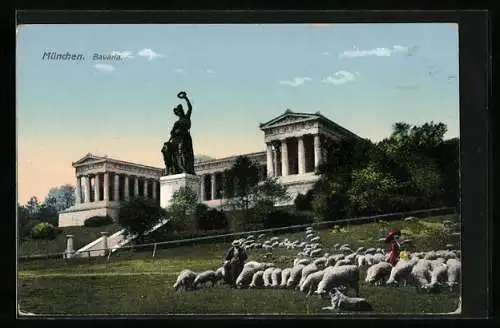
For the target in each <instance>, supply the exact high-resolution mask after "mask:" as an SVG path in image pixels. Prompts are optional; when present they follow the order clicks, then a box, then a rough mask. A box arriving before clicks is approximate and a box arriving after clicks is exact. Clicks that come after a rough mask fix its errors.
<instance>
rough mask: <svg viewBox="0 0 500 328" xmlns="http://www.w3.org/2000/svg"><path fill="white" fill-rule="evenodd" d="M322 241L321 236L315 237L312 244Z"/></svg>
mask: <svg viewBox="0 0 500 328" xmlns="http://www.w3.org/2000/svg"><path fill="white" fill-rule="evenodd" d="M320 240H321V238H320V237H319V236H316V237H314V238H311V242H312V243H317V242H319V241H320Z"/></svg>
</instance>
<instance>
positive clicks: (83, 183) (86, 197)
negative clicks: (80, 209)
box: [75, 172, 157, 204]
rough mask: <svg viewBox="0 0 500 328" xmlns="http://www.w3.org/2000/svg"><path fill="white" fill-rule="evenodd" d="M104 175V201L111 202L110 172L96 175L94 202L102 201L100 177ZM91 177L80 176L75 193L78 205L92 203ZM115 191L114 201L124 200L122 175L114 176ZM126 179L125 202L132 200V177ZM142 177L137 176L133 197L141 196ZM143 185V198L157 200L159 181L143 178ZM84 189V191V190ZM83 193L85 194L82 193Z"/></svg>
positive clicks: (124, 184)
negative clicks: (140, 184)
mask: <svg viewBox="0 0 500 328" xmlns="http://www.w3.org/2000/svg"><path fill="white" fill-rule="evenodd" d="M101 174H102V175H103V184H104V185H103V188H102V189H103V200H104V201H109V200H110V197H109V190H110V174H109V172H104V173H97V174H94V175H93V177H94V202H95V201H99V200H100V199H101V179H100V175H101ZM91 178H92V176H91V175H82V176H78V177H77V180H76V188H75V193H76V203H77V204H80V203H89V202H90V193H91V188H90V187H91ZM113 178H114V179H113V180H114V181H113V191H114V193H113V194H114V200H115V201H118V200H123V199H120V197H119V196H120V175H118V174H114V177H113ZM123 178H124V183H123V196H124V197H123V198H124V200H129V199H130V196H131V195H130V181H129V180H130V179H129V178H130V177H129V176H127V175H125V176H123ZM140 178H141V177H138V176H135V179H134V180H133V184H134V190H133V195H134V196H138V195H139V182H140V180H139V179H140ZM142 179H144V180H143V183H142V187H141V188H142V191H143V196H144V197H146V198H152V199H157V195H156V194H157V181H156V180H155V179H151V178H142ZM150 183H151V184H152V192H151V195H149V190H148V189H149V188H148V187H149V184H150ZM82 189H83V190H82ZM82 191H83V193H82Z"/></svg>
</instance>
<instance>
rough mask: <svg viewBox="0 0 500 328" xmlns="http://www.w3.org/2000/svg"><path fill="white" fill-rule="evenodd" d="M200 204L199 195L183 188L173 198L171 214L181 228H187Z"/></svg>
mask: <svg viewBox="0 0 500 328" xmlns="http://www.w3.org/2000/svg"><path fill="white" fill-rule="evenodd" d="M197 204H198V195H197V194H196V193H195V192H194V191H193V190H192V189H191V188H189V187H181V188H179V189H178V190H176V191H175V192H174V194H173V196H172V202H171V205H170V208H169V213H170V214H171V216H172V219H173V220H174V221H175V222H176V223H177V224H179V225H180V226H184V227H186V226H187V225H188V223H189V222H188V220H189V219H190V217H191V216H192V215H193V214H194V212H195V210H196V205H197Z"/></svg>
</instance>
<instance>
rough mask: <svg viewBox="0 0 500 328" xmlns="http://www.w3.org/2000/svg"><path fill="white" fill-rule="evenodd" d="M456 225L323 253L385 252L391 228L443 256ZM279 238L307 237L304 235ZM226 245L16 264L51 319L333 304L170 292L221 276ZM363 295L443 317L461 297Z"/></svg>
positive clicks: (353, 234)
mask: <svg viewBox="0 0 500 328" xmlns="http://www.w3.org/2000/svg"><path fill="white" fill-rule="evenodd" d="M445 219H447V220H452V221H454V222H458V216H457V215H448V216H440V217H432V218H425V219H419V220H417V221H413V222H404V221H395V222H390V223H389V224H387V223H384V222H381V223H369V224H363V225H352V226H342V227H341V229H340V231H335V232H333V231H332V230H331V229H330V230H321V231H319V234H320V236H321V238H322V242H323V244H324V246H325V247H324V248H325V249H330V248H331V247H332V246H333V245H334V244H335V243H349V244H350V245H351V247H352V248H357V247H358V246H361V245H363V246H367V247H370V246H373V247H386V245H383V244H382V243H380V242H378V241H377V239H378V238H379V237H380V235H381V234H382V233H384V232H386V231H387V230H388V229H389V228H390V227H395V228H399V229H401V230H403V231H404V232H406V233H407V234H409V235H411V236H413V238H414V239H415V241H414V243H413V244H412V245H411V246H409V250H410V251H411V250H419V251H425V250H431V249H443V248H445V245H446V244H449V243H451V244H454V245H455V247H456V248H458V249H459V248H460V246H459V240H458V238H459V237H457V236H455V235H452V234H451V233H450V231H446V230H444V228H443V225H442V224H441V221H442V220H445ZM278 236H280V237H288V238H291V239H292V238H293V239H298V238H302V237H303V236H304V233H303V232H300V233H294V234H281V235H278ZM227 247H228V244H227V243H223V242H215V243H205V244H198V245H189V246H179V247H175V248H168V249H158V250H157V252H156V256H155V258H154V259H153V258H152V253H151V251H148V252H139V251H135V252H129V251H122V252H118V253H116V254H114V255H113V256H112V257H111V259H110V261H109V262H107V261H106V259H105V258H92V259H72V260H71V261H70V262H66V261H64V260H39V261H38V260H37V261H29V262H20V263H19V267H18V269H19V296H20V303H21V307H22V309H23V310H25V311H31V312H35V313H39V314H48V315H57V314H60V315H81V314H174V313H198V314H205V313H210V314H224V313H238V314H325V311H322V310H321V307H323V306H328V305H329V304H328V303H329V300H320V299H319V298H317V297H306V296H305V295H304V294H302V293H300V292H298V291H294V290H280V289H278V290H276V289H257V290H248V289H244V290H234V289H230V288H227V287H226V286H216V287H214V288H206V289H202V290H198V291H195V292H188V293H176V292H174V291H173V290H172V285H173V283H174V282H175V279H176V277H177V275H178V274H179V272H180V271H181V270H182V269H185V268H189V269H191V270H194V271H202V270H209V269H216V268H217V267H219V266H220V265H221V264H222V257H223V255H224V253H225V251H226V249H227ZM248 253H249V254H248V255H249V259H248V260H256V261H264V260H265V261H272V262H274V263H276V264H277V265H279V266H280V267H287V266H291V264H292V261H293V258H294V256H295V254H296V253H297V250H294V251H292V250H286V249H275V250H274V251H273V254H272V256H271V258H268V259H264V253H265V252H264V251H262V250H249V252H248ZM364 275H365V273H364V272H362V275H361V280H362V281H361V282H360V296H361V297H365V298H367V299H368V300H369V301H370V303H371V304H372V305H373V308H374V312H378V313H392V314H397V313H401V314H403V313H415V314H423V313H446V312H451V311H453V310H454V309H455V308H456V306H457V304H458V296H459V295H458V293H456V292H449V291H447V290H446V291H445V290H443V291H442V292H440V293H437V294H427V293H417V292H416V291H415V289H414V288H411V287H386V286H382V287H372V286H368V285H366V284H365V283H364V281H363V280H364Z"/></svg>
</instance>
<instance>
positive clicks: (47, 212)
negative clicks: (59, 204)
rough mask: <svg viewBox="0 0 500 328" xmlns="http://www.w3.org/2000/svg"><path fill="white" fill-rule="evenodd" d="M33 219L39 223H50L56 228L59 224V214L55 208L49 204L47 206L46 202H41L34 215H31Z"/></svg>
mask: <svg viewBox="0 0 500 328" xmlns="http://www.w3.org/2000/svg"><path fill="white" fill-rule="evenodd" d="M33 218H34V219H35V220H38V221H40V222H47V223H50V224H52V225H53V226H56V227H57V226H58V224H59V212H58V211H57V209H56V207H55V206H54V205H53V204H51V203H49V204H47V203H46V202H43V203H42V204H41V205H40V206H39V208H38V211H37V212H36V214H35V215H33Z"/></svg>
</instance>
